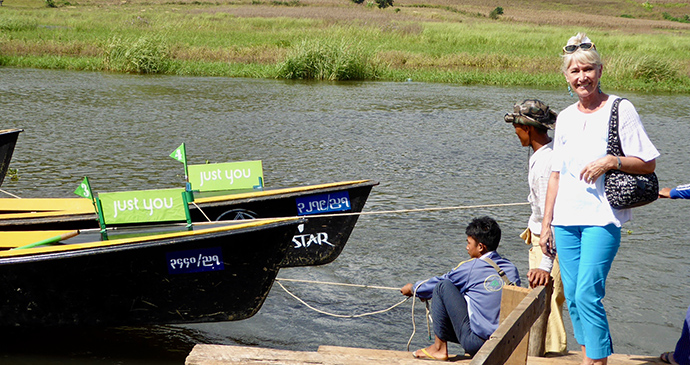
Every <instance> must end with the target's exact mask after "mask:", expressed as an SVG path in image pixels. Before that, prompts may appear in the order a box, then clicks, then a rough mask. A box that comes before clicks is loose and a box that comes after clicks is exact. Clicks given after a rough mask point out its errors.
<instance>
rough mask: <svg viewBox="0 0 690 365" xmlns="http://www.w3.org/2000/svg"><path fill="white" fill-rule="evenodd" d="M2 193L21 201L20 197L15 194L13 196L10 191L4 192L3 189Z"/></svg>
mask: <svg viewBox="0 0 690 365" xmlns="http://www.w3.org/2000/svg"><path fill="white" fill-rule="evenodd" d="M0 193H5V194H7V195H9V196H11V197H13V198H17V199H21V197H20V196H17V195H14V194H12V193H10V192H8V191H5V190H2V189H0Z"/></svg>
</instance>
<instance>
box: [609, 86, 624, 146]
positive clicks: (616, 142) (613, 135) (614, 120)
mask: <svg viewBox="0 0 690 365" xmlns="http://www.w3.org/2000/svg"><path fill="white" fill-rule="evenodd" d="M621 100H627V99H625V98H618V99H616V100H614V101H613V106H612V107H611V118H610V119H609V137H608V144H607V145H606V154H607V155H614V156H625V155H624V154H623V148H622V147H621V139H620V136H619V135H618V134H619V128H618V115H619V113H618V106H619V104H620V103H621Z"/></svg>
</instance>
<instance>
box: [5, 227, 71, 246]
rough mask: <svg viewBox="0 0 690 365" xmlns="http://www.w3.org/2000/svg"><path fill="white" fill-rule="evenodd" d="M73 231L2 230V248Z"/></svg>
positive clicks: (22, 244)
mask: <svg viewBox="0 0 690 365" xmlns="http://www.w3.org/2000/svg"><path fill="white" fill-rule="evenodd" d="M69 232H72V231H15V232H13V231H7V232H0V248H15V247H19V246H24V245H28V244H30V243H34V242H38V241H43V240H45V239H46V238H51V237H55V236H60V235H63V234H65V233H69Z"/></svg>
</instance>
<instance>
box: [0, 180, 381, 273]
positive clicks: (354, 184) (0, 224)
mask: <svg viewBox="0 0 690 365" xmlns="http://www.w3.org/2000/svg"><path fill="white" fill-rule="evenodd" d="M375 185H378V182H375V181H372V180H358V181H345V182H336V183H330V184H319V185H307V186H300V187H292V188H283V189H272V190H263V191H253V192H247V193H240V194H227V192H225V194H223V193H218V192H216V193H215V194H216V195H211V193H203V194H196V195H195V199H194V200H195V201H194V204H193V205H192V206H190V211H191V215H192V220H193V221H194V222H203V221H209V220H210V221H221V220H239V219H255V218H273V217H295V216H304V217H307V218H309V219H308V221H307V222H306V223H304V224H302V225H300V226H298V227H297V229H296V230H295V232H294V235H293V237H292V243H293V244H292V246H291V249H289V251H288V254H287V256H286V258H285V260H284V261H283V263H282V264H281V266H282V267H294V266H312V265H322V264H327V263H329V262H332V261H333V260H335V259H336V258H337V257H338V255H340V253H341V252H342V250H343V248H344V247H345V244H346V243H347V241H348V239H349V238H350V234H351V233H352V230H353V229H354V226H355V224H356V223H357V219H358V218H359V214H357V213H359V212H361V211H362V209H363V208H364V205H365V203H366V201H367V199H368V197H369V194H370V192H371V189H372V188H373V187H374V186H375ZM93 212H94V209H93V206H92V204H91V201H90V200H88V199H81V198H66V199H10V198H4V199H0V230H5V231H8V230H55V229H63V230H73V229H85V228H96V227H98V220H97V217H96V214H95V213H93Z"/></svg>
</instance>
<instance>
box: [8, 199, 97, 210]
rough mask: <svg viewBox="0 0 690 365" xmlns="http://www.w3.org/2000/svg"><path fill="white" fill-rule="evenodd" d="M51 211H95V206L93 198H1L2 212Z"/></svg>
mask: <svg viewBox="0 0 690 365" xmlns="http://www.w3.org/2000/svg"><path fill="white" fill-rule="evenodd" d="M51 211H64V212H76V213H93V212H94V208H93V203H92V202H91V200H89V199H84V198H50V199H45V198H28V199H14V198H0V213H2V212H16V213H21V212H26V213H30V212H51Z"/></svg>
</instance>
